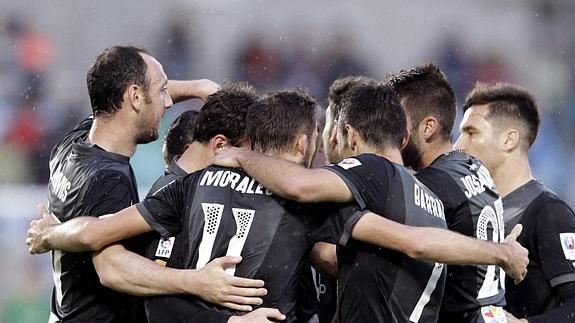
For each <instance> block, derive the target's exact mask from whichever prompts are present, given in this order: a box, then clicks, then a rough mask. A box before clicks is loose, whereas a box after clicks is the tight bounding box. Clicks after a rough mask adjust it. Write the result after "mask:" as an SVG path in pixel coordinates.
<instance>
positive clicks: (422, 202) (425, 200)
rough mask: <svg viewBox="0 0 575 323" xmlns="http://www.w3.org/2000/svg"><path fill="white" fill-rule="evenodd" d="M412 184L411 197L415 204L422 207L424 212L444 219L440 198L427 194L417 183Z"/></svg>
mask: <svg viewBox="0 0 575 323" xmlns="http://www.w3.org/2000/svg"><path fill="white" fill-rule="evenodd" d="M413 185H414V187H413V198H414V203H415V205H416V206H419V207H420V208H422V209H423V210H424V211H425V212H427V213H429V214H431V215H433V216H435V217H438V218H440V219H443V221H445V214H444V213H443V203H442V202H441V200H439V199H437V198H435V197H433V196H431V195H429V194H428V193H427V192H426V191H425V190H424V189H423V188H421V187H420V186H419V185H417V183H414V184H413Z"/></svg>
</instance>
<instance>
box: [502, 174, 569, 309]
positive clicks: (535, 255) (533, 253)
mask: <svg viewBox="0 0 575 323" xmlns="http://www.w3.org/2000/svg"><path fill="white" fill-rule="evenodd" d="M503 208H504V210H505V212H504V219H505V224H506V228H507V230H511V229H512V228H513V226H514V225H515V224H517V223H521V224H522V225H523V231H522V232H521V235H519V237H518V239H517V241H518V242H519V243H521V245H523V246H524V247H525V248H527V250H528V251H529V265H528V266H527V270H528V271H527V276H525V279H524V280H523V281H522V282H521V283H519V284H518V285H515V284H513V282H512V281H508V282H507V296H506V297H507V307H506V309H507V311H509V312H511V313H512V314H513V315H515V316H516V317H519V318H523V317H529V316H534V315H538V314H542V313H544V312H547V311H549V310H552V309H554V308H556V307H558V306H560V305H561V300H560V298H559V295H556V293H555V289H556V287H558V286H560V285H562V284H566V283H573V282H575V214H574V213H573V210H572V209H571V208H570V207H569V206H568V205H567V204H566V203H565V202H564V201H563V200H561V199H560V198H559V197H557V195H556V194H555V193H553V192H552V191H551V190H549V189H548V188H547V187H545V186H544V185H543V184H542V183H540V182H538V181H536V180H531V181H530V182H528V183H526V184H525V185H523V186H521V187H519V188H518V189H516V190H515V191H513V192H511V193H509V194H508V195H507V196H505V197H504V198H503Z"/></svg>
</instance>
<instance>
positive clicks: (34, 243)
mask: <svg viewBox="0 0 575 323" xmlns="http://www.w3.org/2000/svg"><path fill="white" fill-rule="evenodd" d="M37 208H38V214H39V215H40V217H41V219H39V220H34V221H32V222H30V228H29V229H28V237H27V238H26V245H28V252H29V253H30V254H38V253H45V252H48V251H50V249H49V247H48V246H47V245H46V243H45V239H44V234H45V233H46V229H47V228H49V227H51V226H53V225H55V224H56V223H58V221H57V220H56V217H54V215H53V214H52V213H50V212H48V210H47V209H46V207H45V206H44V205H42V204H38V206H37Z"/></svg>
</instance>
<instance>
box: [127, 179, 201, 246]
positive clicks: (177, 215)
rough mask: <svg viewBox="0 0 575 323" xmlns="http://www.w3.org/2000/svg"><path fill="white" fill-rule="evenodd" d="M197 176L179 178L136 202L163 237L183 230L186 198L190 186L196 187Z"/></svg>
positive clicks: (141, 211) (145, 217)
mask: <svg viewBox="0 0 575 323" xmlns="http://www.w3.org/2000/svg"><path fill="white" fill-rule="evenodd" d="M196 178H197V176H191V175H190V176H186V177H183V178H179V179H177V180H175V181H174V182H172V183H171V184H169V185H166V186H165V187H164V188H162V189H161V190H159V191H158V192H156V193H155V194H154V195H152V196H148V197H146V199H145V200H144V201H142V202H141V203H138V204H136V208H137V209H138V211H139V212H140V214H142V216H143V217H144V219H145V220H146V222H148V224H149V225H150V226H151V227H152V228H153V229H154V230H155V231H157V232H158V233H159V234H160V235H162V237H164V238H168V237H170V236H173V235H176V234H177V233H179V232H181V231H182V217H183V212H185V210H184V208H185V202H186V201H185V198H186V196H187V195H188V188H189V187H195V183H196V181H197V180H196ZM189 196H193V195H192V194H190V195H189Z"/></svg>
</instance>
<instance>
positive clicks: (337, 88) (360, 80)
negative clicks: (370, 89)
mask: <svg viewBox="0 0 575 323" xmlns="http://www.w3.org/2000/svg"><path fill="white" fill-rule="evenodd" d="M374 83H377V80H374V79H372V78H369V77H365V76H348V77H344V78H340V79H337V80H335V81H333V83H332V84H331V86H330V87H329V96H328V100H329V104H330V106H331V116H332V117H333V120H337V117H338V116H339V110H340V103H341V98H342V96H343V94H345V92H347V91H349V90H350V89H351V88H353V87H355V86H359V85H366V84H374Z"/></svg>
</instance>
